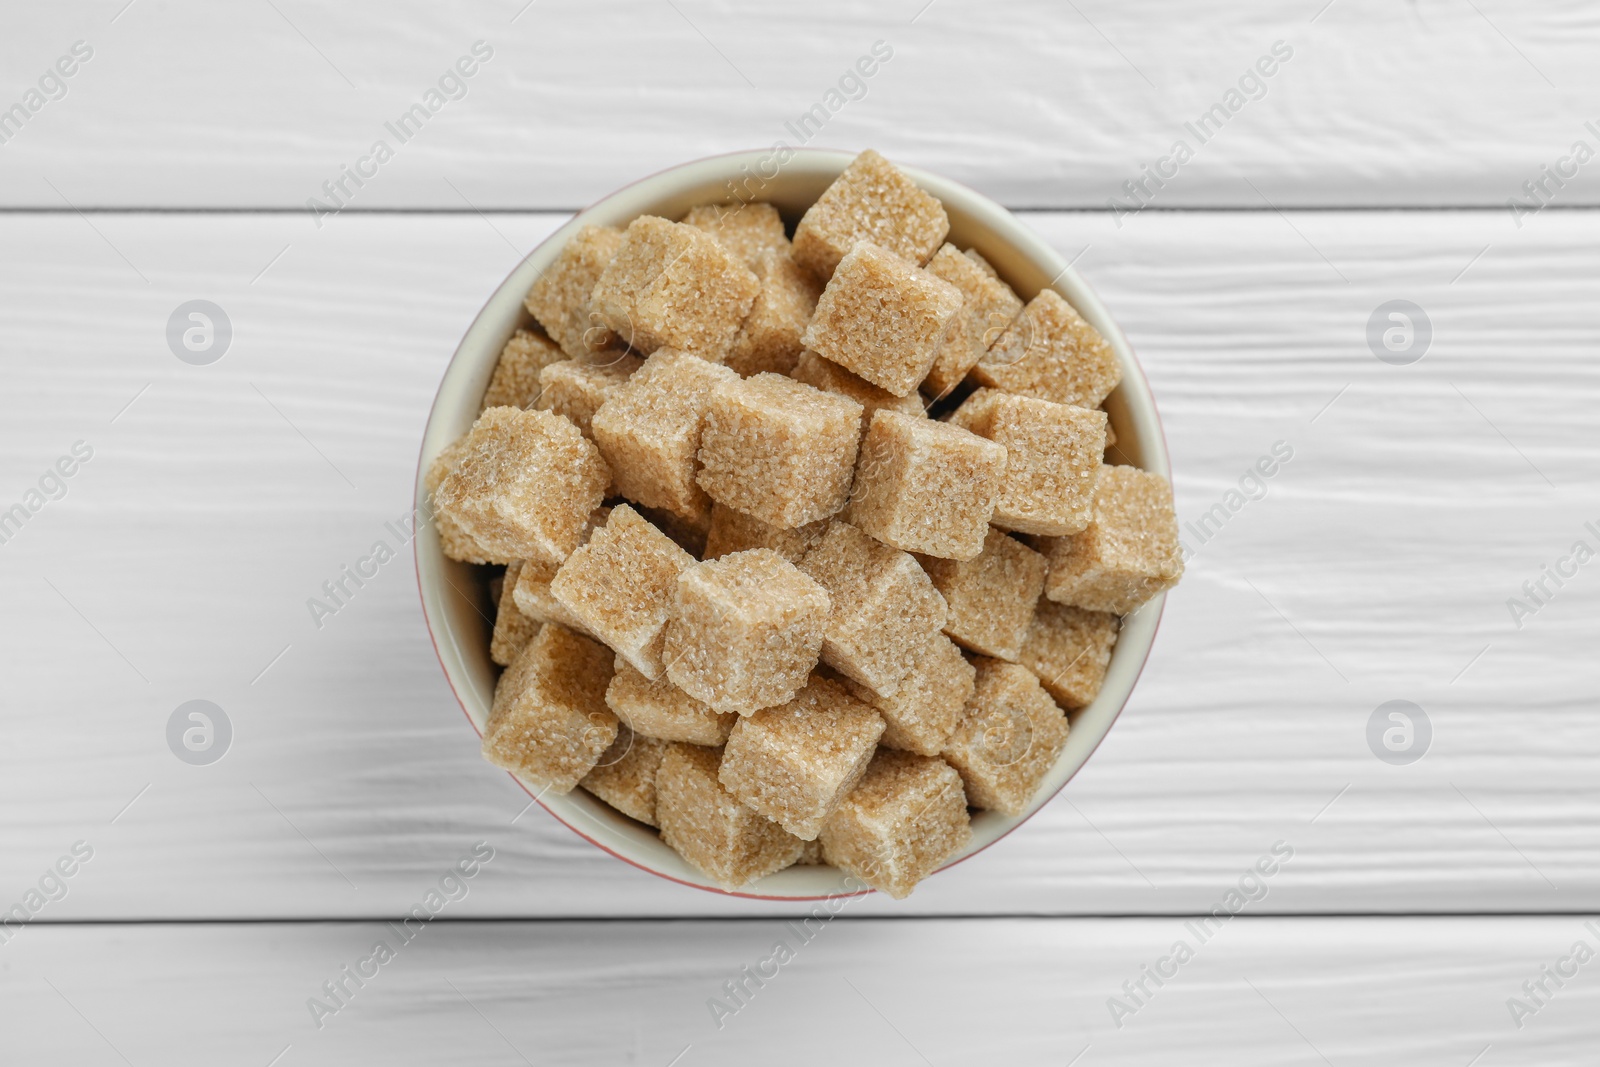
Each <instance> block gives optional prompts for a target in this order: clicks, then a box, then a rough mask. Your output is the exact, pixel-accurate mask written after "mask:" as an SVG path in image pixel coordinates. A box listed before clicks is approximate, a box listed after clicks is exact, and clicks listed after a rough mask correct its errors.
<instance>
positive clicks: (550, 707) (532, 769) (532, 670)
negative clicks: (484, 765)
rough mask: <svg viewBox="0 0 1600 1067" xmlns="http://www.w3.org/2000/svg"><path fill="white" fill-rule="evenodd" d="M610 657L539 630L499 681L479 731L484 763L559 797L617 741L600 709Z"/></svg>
mask: <svg viewBox="0 0 1600 1067" xmlns="http://www.w3.org/2000/svg"><path fill="white" fill-rule="evenodd" d="M610 681H611V653H610V651H608V650H607V649H606V648H604V647H603V646H601V645H598V644H596V643H595V642H593V641H590V640H589V639H588V638H585V637H579V636H578V635H577V634H575V633H573V632H572V631H571V630H568V629H565V628H564V627H561V626H557V625H554V624H550V623H546V624H545V625H544V626H542V627H540V629H539V634H538V636H537V637H535V638H534V639H533V640H532V641H529V642H528V645H527V647H526V648H524V649H523V650H522V652H521V653H520V654H519V655H518V656H517V658H516V659H515V660H514V661H513V662H512V664H511V666H509V667H507V668H506V670H505V673H504V674H502V675H500V681H499V684H497V685H496V686H495V690H494V703H493V705H492V706H491V707H490V710H489V721H488V723H487V725H485V727H484V731H483V755H484V758H485V759H487V760H488V761H489V762H490V763H492V764H494V765H495V766H497V767H503V768H504V769H506V770H508V771H512V772H514V773H516V774H520V775H521V776H522V777H524V778H526V779H528V780H529V781H531V782H534V783H536V784H537V785H538V786H539V787H541V788H548V789H550V790H553V791H554V792H557V793H567V792H570V791H571V790H572V787H573V786H575V785H577V784H578V781H579V780H580V779H581V778H582V777H583V776H584V775H586V774H588V773H589V771H590V770H592V769H593V768H594V765H595V763H596V762H598V761H599V759H600V754H601V753H602V752H604V751H605V750H606V749H607V748H609V747H610V746H611V742H613V741H615V740H616V739H617V717H616V716H615V715H613V714H612V713H611V709H610V708H608V707H606V685H607V684H608V683H609V682H610Z"/></svg>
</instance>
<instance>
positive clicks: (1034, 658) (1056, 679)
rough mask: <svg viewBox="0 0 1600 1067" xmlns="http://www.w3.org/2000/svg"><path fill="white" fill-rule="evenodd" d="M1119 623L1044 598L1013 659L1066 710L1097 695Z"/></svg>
mask: <svg viewBox="0 0 1600 1067" xmlns="http://www.w3.org/2000/svg"><path fill="white" fill-rule="evenodd" d="M1118 623H1119V620H1118V619H1117V617H1116V616H1115V615H1112V614H1111V613H1110V612H1106V611H1084V610H1083V609H1082V608H1074V607H1071V606H1070V605H1067V604H1057V603H1055V602H1054V601H1052V600H1050V599H1048V598H1043V599H1041V600H1040V601H1039V603H1038V605H1037V606H1036V607H1035V609H1034V612H1033V624H1032V625H1031V626H1029V627H1028V638H1027V640H1026V641H1024V642H1023V643H1022V655H1021V656H1019V657H1018V660H1017V661H1018V662H1019V663H1021V664H1022V665H1023V666H1024V667H1026V668H1028V669H1029V670H1030V671H1032V672H1033V673H1034V674H1035V675H1037V676H1038V678H1039V683H1040V684H1041V685H1043V686H1044V688H1045V692H1047V693H1049V694H1050V696H1051V697H1052V698H1053V699H1054V700H1055V702H1056V703H1057V704H1059V705H1061V706H1062V707H1063V708H1066V709H1067V710H1068V711H1076V710H1077V709H1079V708H1086V707H1088V706H1089V705H1090V704H1092V703H1094V698H1095V697H1097V696H1099V695H1100V685H1101V683H1103V682H1104V681H1105V679H1106V668H1107V667H1108V666H1110V664H1111V649H1112V648H1113V647H1114V646H1115V645H1116V643H1117V626H1118Z"/></svg>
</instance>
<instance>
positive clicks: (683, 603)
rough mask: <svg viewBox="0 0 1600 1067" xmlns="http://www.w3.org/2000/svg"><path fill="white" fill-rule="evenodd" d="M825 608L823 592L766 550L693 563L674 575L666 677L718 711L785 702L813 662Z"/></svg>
mask: <svg viewBox="0 0 1600 1067" xmlns="http://www.w3.org/2000/svg"><path fill="white" fill-rule="evenodd" d="M828 607H829V605H828V594H827V591H826V590H825V589H824V588H823V587H822V586H820V585H818V584H817V583H816V582H815V581H813V580H812V579H810V578H808V577H807V576H806V575H805V574H802V573H801V572H800V571H799V570H798V569H797V568H796V567H795V565H794V564H792V563H790V562H789V561H788V560H786V559H784V558H783V557H782V556H780V555H778V554H777V553H776V552H773V551H772V550H770V549H765V548H755V549H751V550H750V551H748V552H735V553H734V554H733V555H731V556H724V557H723V558H721V559H717V560H707V561H705V562H704V563H697V564H695V565H694V566H692V567H690V568H689V569H688V570H685V571H684V572H683V573H682V574H680V575H679V576H678V588H677V599H676V601H675V604H674V611H673V615H672V618H671V621H669V622H668V623H667V637H666V647H665V649H664V651H663V655H664V656H665V658H666V663H667V677H668V678H670V679H671V680H672V682H673V684H674V685H676V686H678V688H680V689H682V690H683V691H684V692H686V693H688V694H689V695H690V696H692V697H694V698H695V699H697V700H701V701H704V702H705V703H707V704H709V705H711V706H712V707H713V708H715V709H716V710H717V711H735V712H738V713H739V714H741V715H749V714H750V713H751V712H754V711H756V710H758V709H760V708H768V707H773V706H774V705H777V704H783V703H787V702H788V701H789V700H790V698H792V697H793V696H794V694H795V693H796V692H798V691H799V689H800V687H801V686H803V685H805V683H806V678H807V677H808V676H809V675H810V673H811V668H812V667H813V666H815V665H816V662H817V653H818V650H819V649H820V648H821V647H822V633H823V629H824V628H825V627H826V626H827V624H828Z"/></svg>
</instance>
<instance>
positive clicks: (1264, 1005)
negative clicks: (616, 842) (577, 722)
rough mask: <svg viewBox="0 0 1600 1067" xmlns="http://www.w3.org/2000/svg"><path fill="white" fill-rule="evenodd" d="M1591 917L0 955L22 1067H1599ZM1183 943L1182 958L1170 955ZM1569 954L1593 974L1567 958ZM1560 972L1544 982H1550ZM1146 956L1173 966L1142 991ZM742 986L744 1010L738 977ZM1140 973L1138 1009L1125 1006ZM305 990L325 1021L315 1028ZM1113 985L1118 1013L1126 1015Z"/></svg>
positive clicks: (132, 930)
mask: <svg viewBox="0 0 1600 1067" xmlns="http://www.w3.org/2000/svg"><path fill="white" fill-rule="evenodd" d="M484 877H485V878H493V877H496V875H495V874H487V875H485V876H484ZM846 914H847V915H848V913H846ZM1591 922H1592V920H1591ZM1597 929H1600V924H1594V925H1588V926H1586V925H1585V924H1584V922H1583V920H1580V919H1577V918H1548V919H1470V920H1467V919H1349V920H1342V921H1340V920H1318V919H1251V918H1237V919H1232V920H1229V922H1228V923H1227V924H1226V925H1219V927H1218V928H1216V929H1215V930H1214V931H1213V932H1212V933H1211V934H1209V935H1208V936H1209V940H1207V941H1204V942H1201V940H1200V939H1199V938H1198V937H1197V936H1196V934H1195V933H1194V931H1193V929H1192V928H1191V926H1190V925H1189V924H1188V923H1187V922H1185V921H1184V920H1181V919H1176V918H1173V919H1161V920H1153V919H1147V920H1130V921H1124V922H1106V921H1082V920H1032V921H1030V920H1015V919H1011V920H949V919H929V920H914V921H907V922H886V921H865V922H858V921H853V920H852V919H851V918H840V919H837V920H832V921H828V922H822V921H820V920H813V922H812V925H811V926H810V927H809V928H807V929H805V930H804V931H798V930H797V927H796V926H795V925H791V924H786V923H779V922H777V921H775V920H765V921H758V922H749V923H712V922H689V923H661V922H657V923H641V922H619V923H599V924H596V923H562V924H523V923H512V924H480V923H451V922H448V921H446V920H444V919H439V920H435V921H434V925H433V926H431V927H430V926H423V925H422V924H420V923H418V924H416V925H415V927H414V928H413V930H412V931H411V938H412V939H411V941H410V942H408V943H405V944H401V943H400V937H399V936H398V935H397V933H396V930H395V928H394V927H392V926H390V925H387V924H380V923H362V924H352V925H345V924H337V925H316V926H304V925H294V924H291V925H267V926H263V925H259V924H258V925H244V926H221V927H215V926H177V927H173V926H141V927H120V926H109V927H76V928H74V927H46V928H39V929H32V930H28V931H25V932H24V934H22V935H20V936H18V937H17V938H16V940H15V941H14V942H13V943H12V944H10V945H7V946H6V947H5V949H4V951H5V954H6V963H7V965H6V967H5V968H4V969H3V970H0V989H3V990H4V992H5V995H6V1003H7V1005H8V1007H9V1009H10V1010H9V1012H8V1015H7V1018H8V1024H7V1026H6V1027H4V1029H3V1030H0V1050H4V1052H5V1054H6V1060H7V1061H8V1062H14V1063H37V1062H70V1063H79V1064H84V1065H91V1064H100V1063H105V1064H108V1065H109V1064H121V1063H125V1062H126V1063H135V1064H143V1063H163V1064H171V1065H174V1067H177V1065H182V1064H191V1063H193V1064H215V1063H246V1064H261V1065H264V1064H268V1063H274V1064H278V1065H280V1067H302V1065H314V1064H336V1063H352V1062H362V1063H375V1062H382V1063H393V1064H411V1063H443V1062H448V1063H455V1064H507V1065H511V1064H529V1063H643V1064H667V1063H679V1064H683V1065H685V1067H688V1065H690V1064H739V1063H751V1062H766V1061H768V1060H769V1059H771V1058H774V1057H776V1058H777V1059H778V1060H780V1061H782V1062H807V1061H817V1062H821V1061H824V1060H842V1061H845V1062H851V1063H882V1064H889V1065H894V1064H908V1065H909V1064H926V1063H978V1062H984V1061H985V1059H986V1057H991V1056H992V1055H993V1053H994V1050H995V1049H997V1048H1000V1049H1004V1051H1005V1053H1006V1055H1007V1057H1008V1058H1009V1059H1012V1060H1014V1061H1015V1062H1022V1063H1056V1064H1064V1063H1070V1062H1076V1063H1079V1064H1082V1065H1084V1067H1088V1065H1091V1064H1095V1063H1108V1062H1114V1063H1125V1064H1171V1063H1174V1062H1181V1061H1182V1060H1184V1059H1187V1058H1192V1057H1194V1055H1195V1054H1196V1051H1197V1050H1200V1051H1201V1055H1202V1057H1203V1058H1204V1059H1206V1060H1208V1061H1220V1060H1223V1059H1224V1058H1225V1059H1226V1061H1227V1062H1229V1063H1239V1064H1271V1065H1273V1067H1280V1065H1284V1064H1308V1065H1323V1067H1325V1065H1326V1064H1328V1063H1334V1064H1375V1065H1376V1064H1390V1063H1395V1062H1429V1063H1433V1062H1437V1063H1447V1064H1466V1063H1469V1062H1473V1061H1474V1059H1475V1058H1476V1062H1478V1063H1483V1064H1495V1063H1499V1064H1541V1065H1546V1067H1562V1065H1568V1064H1584V1063H1591V1062H1593V1059H1592V1056H1593V1043H1594V1038H1595V1037H1596V1036H1597V1031H1596V1024H1595V1020H1596V1018H1597V1017H1600V983H1597V982H1595V980H1594V976H1593V975H1592V974H1591V973H1590V972H1591V971H1592V970H1593V969H1594V968H1595V967H1596V966H1597V964H1596V963H1595V962H1594V961H1593V959H1592V955H1593V952H1594V949H1595V946H1596V945H1600V935H1597V934H1596V932H1595V931H1596V930H1597ZM807 937H809V940H803V938H807ZM379 941H383V942H385V943H386V944H387V945H388V946H390V948H391V950H392V951H393V958H392V959H390V960H389V961H388V962H387V963H383V964H381V965H380V964H368V965H366V966H365V967H362V968H361V969H362V970H364V971H365V972H366V974H367V976H368V977H367V979H366V980H365V981H364V982H363V983H362V985H361V986H360V987H357V985H356V983H355V980H353V979H350V978H345V977H344V976H343V973H342V970H343V968H346V967H350V968H352V969H354V968H357V967H359V966H360V962H359V961H361V960H364V959H368V958H370V957H372V955H373V953H374V945H375V944H376V943H377V942H379ZM779 942H782V943H783V944H784V946H785V947H786V948H787V950H788V952H787V954H785V953H784V952H782V951H779V950H778V949H777V948H776V946H777V945H778V943H779ZM1179 942H1182V943H1184V944H1185V945H1187V946H1188V947H1189V949H1190V956H1189V958H1188V959H1187V960H1186V961H1185V962H1183V963H1181V964H1178V963H1177V961H1176V958H1175V956H1174V947H1175V946H1176V945H1177V944H1178V943H1179ZM1579 942H1582V943H1584V944H1586V945H1587V946H1588V952H1589V955H1590V957H1591V958H1589V959H1588V962H1587V963H1583V964H1579V963H1578V962H1577V961H1575V960H1574V959H1573V958H1572V953H1573V951H1574V946H1575V945H1576V944H1578V943H1579ZM1163 959H1167V960H1169V961H1170V962H1167V963H1165V964H1163V963H1162V962H1161V961H1162V960H1163ZM1562 960H1566V961H1567V962H1566V963H1564V964H1563V963H1562V962H1561V961H1562ZM767 961H771V962H767ZM1558 966H1559V967H1561V968H1562V969H1563V970H1565V971H1567V972H1568V977H1567V978H1565V979H1557V981H1559V982H1560V985H1557V984H1556V981H1552V980H1551V979H1549V978H1545V977H1543V976H1542V975H1541V973H1540V972H1541V969H1542V968H1544V967H1550V968H1552V969H1554V968H1556V967H1558ZM1146 967H1149V968H1151V969H1154V968H1156V967H1161V968H1162V969H1163V970H1164V971H1165V972H1166V973H1167V975H1168V977H1167V979H1165V980H1163V981H1162V984H1161V985H1159V986H1157V985H1156V984H1154V983H1153V982H1152V981H1151V980H1150V979H1148V978H1146V977H1145V970H1144V969H1145V968H1146ZM1574 970H1576V973H1575V974H1574V973H1573V972H1574ZM763 974H764V975H765V978H762V977H761V975H763ZM745 975H755V976H756V977H754V978H747V977H745ZM341 978H342V979H343V981H344V983H345V990H346V991H347V992H348V994H349V995H348V997H341V998H340V1001H341V1002H334V1001H333V1000H332V999H331V998H329V997H328V995H327V994H326V993H325V992H323V989H322V986H323V983H325V982H335V981H339V980H340V979H341ZM740 980H743V981H745V983H746V984H745V990H746V991H747V992H746V994H745V995H743V996H742V997H741V998H740V1000H734V999H733V998H732V997H731V996H730V995H729V994H728V993H727V992H726V985H727V984H728V983H732V982H738V981H740ZM1140 981H1143V983H1144V989H1145V991H1146V993H1148V994H1149V995H1148V997H1146V996H1143V995H1141V994H1140V993H1139V992H1138V991H1137V987H1136V986H1134V987H1133V988H1134V992H1133V995H1132V996H1129V994H1128V993H1126V992H1124V989H1123V983H1124V982H1128V983H1130V984H1132V983H1137V982H1140ZM1539 981H1543V982H1544V986H1545V990H1546V992H1547V994H1548V995H1545V996H1539V997H1538V999H1539V1001H1541V1002H1542V1003H1540V1004H1539V1006H1538V1007H1537V1009H1536V1010H1534V1011H1532V1013H1531V1014H1527V1013H1519V1019H1517V1020H1514V1018H1513V1015H1512V1012H1511V1010H1510V1008H1509V1007H1508V1001H1509V1000H1510V999H1511V998H1517V999H1518V1000H1520V1001H1522V1002H1523V1003H1525V1004H1528V1005H1529V1006H1530V1007H1531V1006H1532V1005H1533V1000H1532V999H1530V998H1529V997H1528V994H1527V993H1525V992H1524V991H1523V988H1522V986H1523V983H1524V982H1539ZM758 982H759V983H760V984H759V985H758V984H757V983H758ZM314 998H315V999H316V1000H318V1001H320V1002H321V1003H323V1004H324V1005H325V1006H326V1007H327V1008H329V1009H331V1008H334V1007H337V1010H336V1011H331V1013H330V1012H329V1011H323V1012H319V1013H316V1014H315V1015H314V1014H313V1010H312V1009H311V1008H310V1007H309V1006H308V1002H309V1001H312V1000H313V999H314ZM1113 998H1116V999H1117V1000H1118V1001H1120V1002H1121V1004H1122V1005H1124V1007H1123V1008H1122V1009H1121V1010H1119V1011H1118V1013H1117V1015H1116V1016H1115V1017H1114V1016H1113V1013H1112V1009H1111V1006H1110V1005H1111V1003H1112V1001H1113ZM741 1001H742V1002H741ZM1136 1001H1137V1002H1138V1003H1137V1006H1136V1007H1135V1006H1134V1005H1135V1002H1136ZM716 1003H721V1004H723V1005H725V1006H726V1009H727V1010H726V1011H722V1010H717V1009H716V1008H715V1004H716ZM735 1009H736V1010H735ZM318 1021H320V1022H321V1026H320V1028H319V1027H318V1026H317V1022H318ZM1518 1021H1520V1023H1521V1026H1520V1028H1519V1026H1518V1025H1517V1022H1518ZM1118 1022H1120V1024H1121V1025H1120V1026H1119V1025H1118ZM775 1048H780V1049H782V1052H781V1053H778V1054H775V1053H774V1052H773V1050H774V1049H775ZM274 1057H280V1058H278V1059H274ZM675 1057H676V1058H675ZM1075 1058H1076V1059H1075Z"/></svg>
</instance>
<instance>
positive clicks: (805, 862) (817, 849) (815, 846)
mask: <svg viewBox="0 0 1600 1067" xmlns="http://www.w3.org/2000/svg"><path fill="white" fill-rule="evenodd" d="M794 862H795V865H796V866H800V867H821V866H825V865H826V864H827V862H828V861H827V860H825V859H823V858H822V841H821V840H820V839H819V840H816V841H807V842H805V847H804V848H802V849H801V850H800V858H799V859H797V860H795V861H794Z"/></svg>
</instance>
